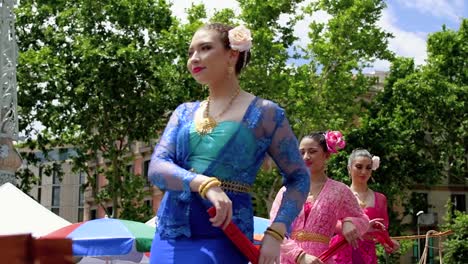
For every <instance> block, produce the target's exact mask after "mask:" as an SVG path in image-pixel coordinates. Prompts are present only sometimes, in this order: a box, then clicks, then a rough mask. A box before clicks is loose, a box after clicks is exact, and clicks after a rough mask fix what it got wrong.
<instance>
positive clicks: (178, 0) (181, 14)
mask: <svg viewBox="0 0 468 264" xmlns="http://www.w3.org/2000/svg"><path fill="white" fill-rule="evenodd" d="M170 2H171V3H172V6H171V10H172V13H173V14H174V15H175V16H176V17H178V18H180V19H181V20H182V22H187V13H186V9H188V8H190V7H191V6H192V4H195V5H198V4H204V5H205V8H206V12H207V14H208V17H210V16H212V15H213V14H214V12H215V11H216V10H221V9H224V8H231V9H233V10H234V13H235V14H239V13H240V7H239V3H238V2H237V1H234V0H222V1H219V0H192V1H188V0H170Z"/></svg>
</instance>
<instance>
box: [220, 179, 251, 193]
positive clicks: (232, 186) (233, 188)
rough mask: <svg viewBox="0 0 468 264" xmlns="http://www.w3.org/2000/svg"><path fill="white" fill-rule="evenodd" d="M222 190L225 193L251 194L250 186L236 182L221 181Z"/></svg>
mask: <svg viewBox="0 0 468 264" xmlns="http://www.w3.org/2000/svg"><path fill="white" fill-rule="evenodd" d="M221 189H223V191H225V192H241V193H248V192H250V189H251V188H250V185H248V184H246V183H241V182H234V181H221Z"/></svg>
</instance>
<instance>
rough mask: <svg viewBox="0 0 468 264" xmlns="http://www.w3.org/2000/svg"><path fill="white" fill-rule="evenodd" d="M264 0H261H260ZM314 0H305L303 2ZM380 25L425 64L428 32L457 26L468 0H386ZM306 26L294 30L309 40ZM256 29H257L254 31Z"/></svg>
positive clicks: (467, 11)
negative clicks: (443, 27)
mask: <svg viewBox="0 0 468 264" xmlns="http://www.w3.org/2000/svg"><path fill="white" fill-rule="evenodd" d="M170 1H171V2H172V3H173V6H172V11H173V13H174V14H175V15H176V16H178V17H180V18H181V19H182V20H184V19H185V18H186V15H185V11H184V10H185V9H186V8H188V7H189V6H190V5H191V4H192V3H204V4H205V6H206V7H207V11H208V13H209V14H212V13H213V12H214V10H216V9H218V10H219V9H222V8H232V9H233V10H234V11H235V12H236V13H239V10H240V8H239V5H238V3H237V1H235V0H170ZM259 1H261V0H259ZM311 1H313V0H306V1H305V3H304V5H305V4H307V3H310V2H311ZM386 3H387V8H386V9H385V10H384V12H383V15H382V18H381V19H380V21H379V25H380V26H381V27H382V28H383V29H385V30H386V31H388V32H391V33H392V34H393V35H394V38H393V39H391V40H390V41H389V48H390V49H391V50H392V51H394V52H395V53H396V54H397V55H399V56H404V57H413V58H414V60H415V62H416V63H417V64H424V60H425V59H426V39H427V36H428V34H430V33H433V32H436V31H440V30H441V29H442V25H443V24H445V25H446V26H447V28H449V29H453V30H458V28H459V26H460V21H461V19H462V18H468V1H466V0H390V1H386ZM328 17H329V16H328V14H326V13H318V14H314V16H313V17H306V18H305V20H306V21H305V22H306V23H307V22H310V21H311V20H320V21H326V20H327V19H328ZM306 30H307V29H306V27H299V26H297V27H296V28H295V34H296V35H297V36H298V37H299V38H300V39H301V40H302V42H300V43H299V44H302V45H305V44H307V42H306V41H307V31H306ZM253 33H255V32H253ZM388 68H389V63H388V62H385V61H377V62H376V63H375V64H374V68H373V69H371V70H374V69H375V70H388Z"/></svg>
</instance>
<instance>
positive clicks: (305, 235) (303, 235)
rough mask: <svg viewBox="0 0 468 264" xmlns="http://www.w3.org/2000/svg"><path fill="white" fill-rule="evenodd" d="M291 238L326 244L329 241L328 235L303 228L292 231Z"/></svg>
mask: <svg viewBox="0 0 468 264" xmlns="http://www.w3.org/2000/svg"><path fill="white" fill-rule="evenodd" d="M291 238H292V239H294V240H296V241H299V242H306V241H310V242H320V243H324V244H328V242H330V237H328V236H325V235H321V234H317V233H312V232H307V231H304V230H302V231H294V232H292V234H291Z"/></svg>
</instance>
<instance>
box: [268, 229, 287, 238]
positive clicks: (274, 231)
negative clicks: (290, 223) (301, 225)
mask: <svg viewBox="0 0 468 264" xmlns="http://www.w3.org/2000/svg"><path fill="white" fill-rule="evenodd" d="M267 230H268V231H271V232H273V233H276V234H277V235H278V236H280V237H281V239H284V234H281V233H280V232H278V231H277V230H275V229H273V228H271V227H267Z"/></svg>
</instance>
